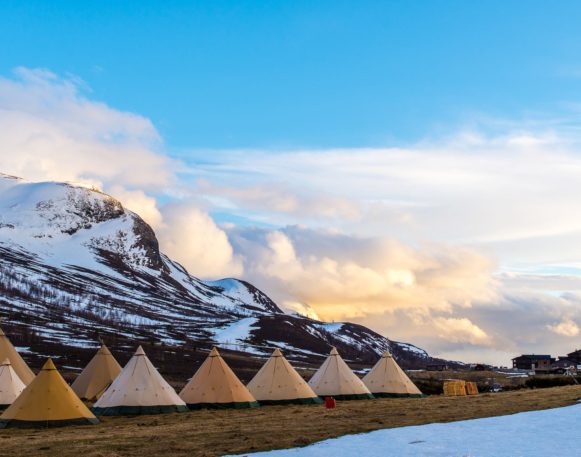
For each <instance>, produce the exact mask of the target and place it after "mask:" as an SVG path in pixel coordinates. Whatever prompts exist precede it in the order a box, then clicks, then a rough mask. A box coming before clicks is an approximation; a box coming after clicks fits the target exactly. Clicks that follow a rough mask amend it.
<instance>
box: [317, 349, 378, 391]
mask: <svg viewBox="0 0 581 457" xmlns="http://www.w3.org/2000/svg"><path fill="white" fill-rule="evenodd" d="M309 386H311V388H312V389H313V390H314V391H315V393H316V394H317V395H318V396H319V397H335V398H336V399H337V400H365V399H369V398H373V395H371V392H369V390H368V389H367V387H365V384H363V381H361V379H359V378H358V377H357V375H355V373H353V372H352V371H351V369H350V368H349V367H348V366H347V364H346V363H345V361H344V360H343V359H342V358H341V356H340V355H339V353H338V352H337V349H335V348H333V349H331V353H330V354H329V357H327V360H325V362H323V365H321V368H319V369H318V370H317V372H316V373H315V374H314V375H313V377H312V378H311V380H310V381H309Z"/></svg>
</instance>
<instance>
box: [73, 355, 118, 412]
mask: <svg viewBox="0 0 581 457" xmlns="http://www.w3.org/2000/svg"><path fill="white" fill-rule="evenodd" d="M119 373H121V366H120V365H119V364H118V363H117V360H115V357H113V354H111V351H109V349H108V348H107V346H105V345H104V344H103V345H102V346H101V348H100V349H99V350H98V351H97V353H96V354H95V356H94V357H93V358H92V359H91V361H90V362H89V364H88V365H87V366H86V367H85V369H84V370H83V371H82V372H81V374H80V375H79V376H78V377H77V379H75V382H73V385H72V386H71V387H72V389H73V390H74V391H75V393H76V394H77V395H78V396H79V397H80V398H81V399H83V400H89V401H95V400H97V399H98V398H99V397H100V396H101V395H103V392H105V390H106V389H107V387H109V386H110V385H111V383H112V382H113V381H114V380H115V378H116V377H117V375H118V374H119Z"/></svg>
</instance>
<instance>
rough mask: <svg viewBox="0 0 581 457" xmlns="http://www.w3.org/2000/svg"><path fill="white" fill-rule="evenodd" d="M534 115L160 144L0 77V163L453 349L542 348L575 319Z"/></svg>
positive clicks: (225, 262) (492, 352)
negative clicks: (206, 144) (347, 138)
mask: <svg viewBox="0 0 581 457" xmlns="http://www.w3.org/2000/svg"><path fill="white" fill-rule="evenodd" d="M543 125H544V124H543ZM546 125H550V127H549V128H545V127H543V126H539V125H532V126H531V125H514V124H510V125H508V124H507V125H502V126H500V127H499V126H498V125H497V126H496V128H497V130H499V131H497V132H490V131H488V132H487V130H486V129H485V128H483V129H478V128H470V129H461V130H460V131H459V132H458V133H457V134H456V135H454V136H451V137H449V138H444V139H439V140H434V141H424V142H420V143H417V144H414V145H410V146H406V147H394V148H377V149H333V150H308V149H300V150H286V151H264V150H244V151H191V152H190V153H182V154H181V160H176V159H173V158H171V155H170V154H168V152H167V147H166V146H165V145H164V143H163V140H162V139H161V137H160V135H159V133H158V132H157V130H156V129H155V127H154V126H153V125H152V123H151V122H150V121H149V120H148V119H147V118H145V117H143V116H140V115H137V114H133V113H128V112H123V111H119V110H116V109H114V108H112V107H110V106H108V105H106V104H104V103H102V102H98V101H94V100H91V99H90V98H89V96H88V95H87V90H86V88H85V87H84V85H83V83H82V82H81V81H78V80H75V79H70V78H69V79H67V78H61V77H59V76H57V75H54V74H53V73H51V72H49V71H46V70H30V69H18V70H16V72H15V74H14V76H13V77H10V78H0V138H1V139H0V170H1V171H2V172H4V173H8V174H13V175H18V176H23V177H25V178H27V179H31V180H47V179H49V180H64V181H73V182H82V183H84V184H91V185H95V186H98V187H100V188H102V189H103V190H104V191H106V192H108V193H111V194H112V195H114V196H116V197H117V198H119V199H120V200H121V201H122V202H123V203H124V205H126V206H127V207H128V208H129V209H131V210H133V211H136V212H137V213H139V214H140V215H141V216H142V217H144V218H145V220H146V221H147V222H149V223H150V224H151V225H152V226H153V227H154V228H155V230H156V232H157V233H158V237H159V239H160V243H161V246H162V249H163V250H164V251H165V252H166V253H167V254H169V255H170V256H171V257H173V258H175V259H176V260H178V261H180V262H181V263H182V264H184V266H186V267H187V268H188V269H189V270H190V271H191V272H192V273H193V274H196V275H198V276H202V277H207V278H215V277H222V276H240V277H243V278H245V279H247V280H249V281H251V282H254V283H255V284H256V285H257V286H259V287H260V288H262V289H263V290H265V291H266V292H267V293H269V294H270V295H271V296H272V297H273V298H274V299H275V300H277V301H278V302H279V303H280V304H282V305H283V306H285V307H286V308H287V309H289V310H294V311H297V312H300V313H302V314H308V315H310V316H319V317H321V318H323V319H327V320H345V319H349V320H353V321H356V322H360V323H362V324H365V325H368V326H370V327H372V328H374V329H376V330H378V331H380V332H382V333H384V334H386V335H387V336H389V337H391V338H394V339H399V340H404V341H406V340H407V341H411V342H413V343H415V344H418V345H421V346H423V347H425V348H426V349H428V350H429V351H430V352H432V353H435V354H439V355H443V356H447V357H450V358H459V359H464V360H483V361H492V362H498V361H502V362H504V363H507V361H508V358H509V357H510V356H511V355H514V353H516V352H521V351H531V352H541V351H543V352H553V353H559V352H563V351H566V350H569V349H574V347H573V346H575V344H574V342H575V338H576V337H578V335H579V325H580V324H581V301H580V297H581V279H579V278H581V267H580V266H579V265H578V259H579V258H580V256H581V212H580V211H579V203H578V195H579V193H580V192H581V180H579V179H578V177H579V176H580V172H581V154H580V152H581V147H580V145H581V136H580V135H579V134H578V133H577V132H576V131H575V130H574V129H570V128H560V127H559V125H558V124H556V123H554V122H550V123H546ZM483 132H487V133H483Z"/></svg>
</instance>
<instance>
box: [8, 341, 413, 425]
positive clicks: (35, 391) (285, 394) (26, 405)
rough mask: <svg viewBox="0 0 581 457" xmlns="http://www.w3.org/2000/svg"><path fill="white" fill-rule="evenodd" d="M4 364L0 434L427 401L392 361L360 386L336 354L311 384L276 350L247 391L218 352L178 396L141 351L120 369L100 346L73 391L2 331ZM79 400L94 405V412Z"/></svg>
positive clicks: (385, 357)
mask: <svg viewBox="0 0 581 457" xmlns="http://www.w3.org/2000/svg"><path fill="white" fill-rule="evenodd" d="M0 358H5V360H4V362H2V364H0V408H2V406H4V407H8V408H7V409H6V411H5V412H4V413H3V414H2V415H1V416H0V428H3V427H15V426H16V427H26V426H54V425H62V424H74V423H98V419H97V418H96V417H95V415H97V416H105V415H135V414H155V413H166V412H184V411H188V410H190V409H198V408H249V407H254V406H258V405H259V404H286V403H302V404H306V403H321V402H322V400H321V398H320V397H325V396H333V397H335V398H337V399H339V400H347V399H367V398H374V396H421V395H422V394H421V392H420V391H419V390H418V389H417V387H416V386H415V385H414V384H413V383H412V381H411V380H410V379H409V378H408V377H407V375H406V374H405V372H404V371H403V370H402V369H401V368H400V367H399V366H398V365H397V363H396V362H395V360H394V359H393V357H392V356H391V355H390V354H389V353H386V354H384V355H383V357H382V358H381V359H380V360H379V362H378V363H377V364H376V365H375V366H374V367H373V369H372V370H371V371H370V372H369V373H368V374H367V375H366V376H365V377H364V378H363V379H362V380H361V379H359V378H358V377H357V376H356V375H355V374H354V373H353V371H351V369H350V368H349V367H348V366H347V364H346V363H345V361H344V360H343V359H342V358H341V356H340V355H339V353H338V352H337V350H336V349H335V348H332V350H331V353H330V354H329V356H328V357H327V359H326V360H325V362H324V363H323V365H322V366H321V367H320V368H319V370H318V371H317V372H316V373H315V374H314V375H313V377H312V378H311V380H310V381H309V383H307V382H305V381H304V380H303V378H302V377H301V376H300V375H299V374H298V373H297V372H296V370H295V369H294V368H293V367H292V366H291V365H290V363H289V362H288V361H287V360H286V359H285V357H284V356H283V354H282V352H281V351H280V350H279V349H276V350H275V351H274V352H273V354H272V356H271V357H270V358H269V359H268V361H267V362H266V363H265V364H264V365H263V367H262V368H261V369H260V371H259V372H258V373H257V374H256V375H255V376H254V378H253V379H252V380H251V381H250V383H249V384H248V386H244V384H242V382H241V381H240V380H239V379H238V377H237V376H236V375H235V374H234V372H233V371H232V370H231V369H230V367H229V366H228V365H227V364H226V362H225V361H224V359H223V358H222V357H221V356H220V354H219V353H218V350H217V349H216V348H212V350H211V352H210V354H209V355H208V357H207V358H206V360H205V361H204V363H203V364H202V365H201V366H200V368H199V369H198V370H197V372H196V373H195V374H194V376H193V377H192V379H191V380H190V381H189V382H188V384H187V385H186V386H185V387H184V388H183V390H182V391H181V392H180V394H179V395H178V394H176V392H175V390H174V389H173V388H172V387H171V386H170V385H169V384H168V383H167V382H166V381H165V380H164V379H163V377H162V376H161V375H160V374H159V372H158V371H157V370H156V368H155V367H154V366H153V364H152V363H151V361H150V360H149V359H148V357H147V356H146V354H145V352H144V351H143V349H142V348H141V347H139V348H138V349H137V351H136V352H135V354H134V355H133V357H132V358H131V360H130V361H129V362H128V363H127V365H126V366H125V367H124V368H123V369H122V368H121V366H120V365H119V364H118V363H117V361H116V360H115V358H114V357H113V355H112V354H111V352H110V351H109V349H107V347H106V346H105V345H102V346H101V348H100V349H99V351H98V352H97V354H96V355H95V356H94V357H93V359H92V360H91V361H90V362H89V364H88V365H87V366H86V367H85V369H84V370H83V371H82V373H81V374H80V375H79V376H78V377H77V379H76V380H75V382H74V383H73V384H72V386H70V387H69V386H68V385H67V384H66V382H65V381H64V379H63V378H62V376H61V375H60V374H59V373H58V371H57V370H56V368H55V366H54V364H53V362H52V360H50V359H48V361H47V362H46V363H45V365H44V367H43V368H42V370H41V371H40V373H39V374H38V376H36V377H34V374H33V373H32V371H31V370H30V369H29V368H28V366H27V365H26V363H25V362H24V360H23V359H22V358H21V357H20V355H19V354H18V353H17V352H16V350H15V348H14V347H13V346H12V344H11V343H10V341H9V340H8V338H7V337H6V335H5V334H4V333H3V332H2V331H1V330H0ZM24 379H26V380H28V383H27V382H24ZM26 384H28V386H27V385H26ZM81 399H83V400H87V401H96V402H95V404H94V406H93V408H92V412H91V411H90V410H89V409H88V408H87V407H86V406H85V405H84V404H83V402H82V401H81Z"/></svg>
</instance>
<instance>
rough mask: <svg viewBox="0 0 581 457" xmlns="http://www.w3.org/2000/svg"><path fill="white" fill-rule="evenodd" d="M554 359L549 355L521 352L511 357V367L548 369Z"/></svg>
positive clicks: (536, 369)
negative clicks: (521, 353)
mask: <svg viewBox="0 0 581 457" xmlns="http://www.w3.org/2000/svg"><path fill="white" fill-rule="evenodd" d="M554 361H555V359H553V358H552V357H551V356H550V355H545V354H542V355H539V354H523V355H519V356H518V357H515V358H514V359H512V367H513V368H518V369H519V370H535V371H549V370H550V369H551V364H552V363H553V362H554Z"/></svg>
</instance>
